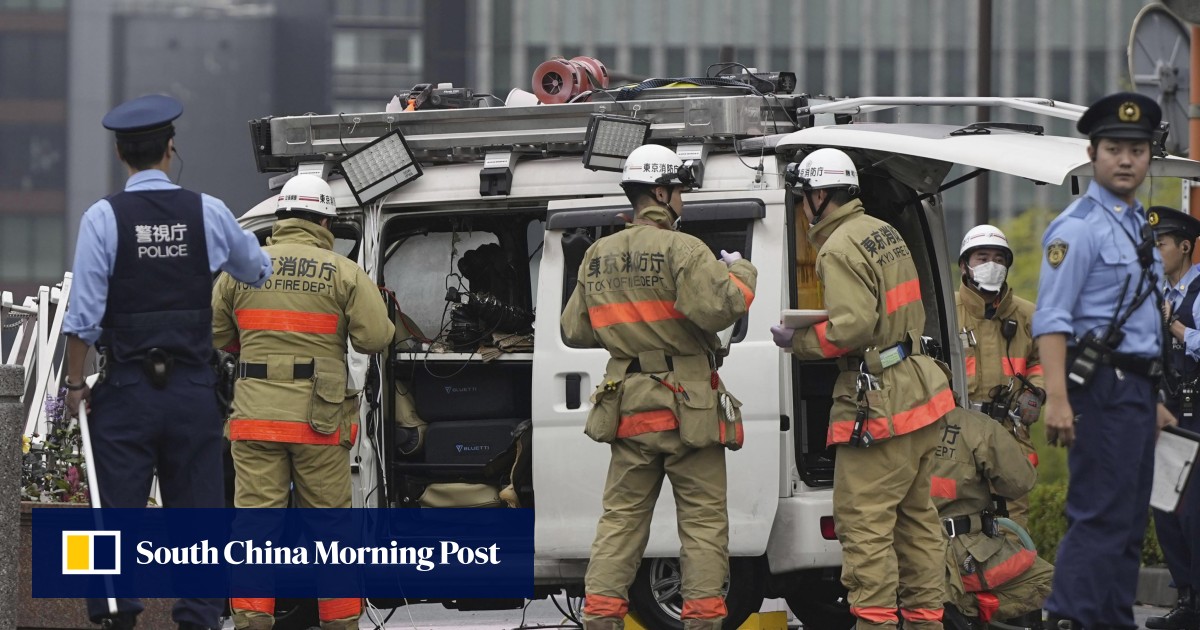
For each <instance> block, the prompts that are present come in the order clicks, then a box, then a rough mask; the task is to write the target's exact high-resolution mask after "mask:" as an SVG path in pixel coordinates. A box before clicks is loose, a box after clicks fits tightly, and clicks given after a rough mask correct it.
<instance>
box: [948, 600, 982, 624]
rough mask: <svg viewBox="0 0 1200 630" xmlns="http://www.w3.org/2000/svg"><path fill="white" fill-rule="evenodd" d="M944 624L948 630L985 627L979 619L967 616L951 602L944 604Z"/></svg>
mask: <svg viewBox="0 0 1200 630" xmlns="http://www.w3.org/2000/svg"><path fill="white" fill-rule="evenodd" d="M942 625H943V626H944V627H945V628H946V630H979V628H982V627H983V626H982V624H980V623H979V622H978V621H977V620H975V619H971V618H970V617H967V616H966V615H964V614H963V613H962V611H960V610H959V609H958V607H957V606H955V605H954V604H951V603H946V604H943V605H942Z"/></svg>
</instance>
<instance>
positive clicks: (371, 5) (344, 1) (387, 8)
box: [335, 0, 421, 19]
mask: <svg viewBox="0 0 1200 630" xmlns="http://www.w3.org/2000/svg"><path fill="white" fill-rule="evenodd" d="M335 8H336V10H337V15H338V17H356V18H358V17H376V18H378V17H386V18H405V19H416V18H419V17H421V0H337V5H335Z"/></svg>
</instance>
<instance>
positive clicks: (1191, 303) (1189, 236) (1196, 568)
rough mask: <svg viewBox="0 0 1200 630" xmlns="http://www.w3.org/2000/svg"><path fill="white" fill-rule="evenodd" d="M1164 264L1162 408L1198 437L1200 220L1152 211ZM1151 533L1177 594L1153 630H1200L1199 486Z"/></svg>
mask: <svg viewBox="0 0 1200 630" xmlns="http://www.w3.org/2000/svg"><path fill="white" fill-rule="evenodd" d="M1148 219H1149V222H1150V225H1151V226H1153V227H1154V237H1155V239H1156V240H1157V244H1158V252H1159V254H1160V255H1161V256H1162V260H1163V272H1164V273H1165V275H1166V277H1165V278H1164V282H1163V301H1162V311H1163V320H1164V322H1166V327H1167V331H1166V335H1165V336H1164V337H1163V344H1164V346H1165V348H1166V359H1167V360H1166V374H1165V376H1166V378H1165V384H1166V387H1165V389H1166V394H1167V396H1166V405H1167V409H1168V410H1169V411H1170V412H1171V413H1172V414H1173V415H1174V416H1175V417H1176V418H1177V419H1178V420H1179V426H1180V427H1181V428H1184V429H1188V430H1191V431H1196V432H1200V414H1198V413H1197V411H1198V410H1197V409H1196V405H1197V402H1198V401H1197V397H1198V393H1200V330H1197V329H1198V328H1200V326H1197V322H1200V300H1197V299H1196V297H1197V296H1200V280H1198V279H1197V277H1200V265H1193V264H1192V251H1193V249H1194V248H1195V245H1196V239H1197V238H1198V237H1200V220H1197V219H1196V218H1194V217H1192V216H1191V215H1189V214H1186V213H1183V212H1179V211H1177V210H1175V209H1173V208H1167V207H1164V206H1155V207H1153V208H1150V213H1149V216H1148ZM1154 529H1155V531H1156V532H1157V533H1158V544H1159V546H1160V547H1162V550H1163V556H1164V557H1165V558H1166V560H1167V568H1168V569H1170V571H1171V579H1172V580H1173V581H1174V582H1175V588H1176V589H1178V590H1179V602H1178V603H1177V604H1176V606H1175V608H1174V609H1172V610H1171V611H1170V612H1168V613H1167V614H1165V615H1162V616H1157V617H1150V618H1148V619H1146V627H1147V628H1153V629H1155V630H1200V601H1197V595H1196V589H1198V588H1200V483H1191V484H1188V488H1187V491H1186V494H1185V496H1184V497H1183V500H1182V501H1181V502H1180V504H1179V508H1178V509H1177V510H1176V511H1174V512H1163V511H1160V510H1155V511H1154Z"/></svg>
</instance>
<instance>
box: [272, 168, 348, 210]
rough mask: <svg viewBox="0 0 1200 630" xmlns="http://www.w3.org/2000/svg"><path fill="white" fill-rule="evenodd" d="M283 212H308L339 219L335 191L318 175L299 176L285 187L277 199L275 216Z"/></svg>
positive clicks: (290, 180) (289, 181)
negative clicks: (334, 197)
mask: <svg viewBox="0 0 1200 630" xmlns="http://www.w3.org/2000/svg"><path fill="white" fill-rule="evenodd" d="M281 212H308V213H311V214H316V215H320V216H323V217H330V218H334V219H336V218H337V206H335V205H334V202H333V191H332V190H330V188H329V184H328V183H326V181H325V180H323V179H321V178H320V177H317V176H316V175H297V176H295V177H293V178H291V179H289V180H288V181H287V183H286V184H284V185H283V190H281V191H279V197H277V198H276V199H275V214H279V213H281Z"/></svg>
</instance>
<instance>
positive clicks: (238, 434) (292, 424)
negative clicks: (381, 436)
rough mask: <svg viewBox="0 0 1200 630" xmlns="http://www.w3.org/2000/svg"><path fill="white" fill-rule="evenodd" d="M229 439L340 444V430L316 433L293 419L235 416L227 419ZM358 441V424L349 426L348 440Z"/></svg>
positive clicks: (306, 425) (306, 424) (305, 423)
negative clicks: (253, 418) (251, 418)
mask: <svg viewBox="0 0 1200 630" xmlns="http://www.w3.org/2000/svg"><path fill="white" fill-rule="evenodd" d="M229 439H230V440H258V441H260V442H287V443H288V444H340V443H341V441H342V430H341V429H338V430H337V431H334V432H333V433H329V434H325V433H317V432H316V431H314V430H313V428H312V427H310V426H308V423H307V422H297V421H294V420H250V419H246V418H235V419H233V420H230V421H229ZM357 441H358V425H353V426H351V427H350V442H351V443H352V444H353V443H354V442H357Z"/></svg>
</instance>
